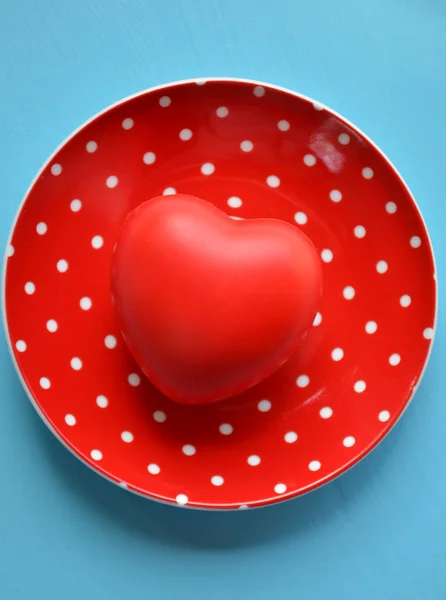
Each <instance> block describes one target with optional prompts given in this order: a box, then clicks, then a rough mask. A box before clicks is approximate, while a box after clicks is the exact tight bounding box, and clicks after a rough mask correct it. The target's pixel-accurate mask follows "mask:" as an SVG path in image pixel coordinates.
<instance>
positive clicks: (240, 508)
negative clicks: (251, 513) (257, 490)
mask: <svg viewBox="0 0 446 600" xmlns="http://www.w3.org/2000/svg"><path fill="white" fill-rule="evenodd" d="M248 508H249V506H248V505H247V504H241V505H240V506H239V507H238V509H239V510H248Z"/></svg>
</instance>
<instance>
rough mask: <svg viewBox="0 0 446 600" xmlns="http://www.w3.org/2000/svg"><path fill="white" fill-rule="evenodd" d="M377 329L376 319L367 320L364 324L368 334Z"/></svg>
mask: <svg viewBox="0 0 446 600" xmlns="http://www.w3.org/2000/svg"><path fill="white" fill-rule="evenodd" d="M377 329H378V323H377V322H376V321H367V323H366V324H365V330H366V333H369V334H372V333H376V330H377Z"/></svg>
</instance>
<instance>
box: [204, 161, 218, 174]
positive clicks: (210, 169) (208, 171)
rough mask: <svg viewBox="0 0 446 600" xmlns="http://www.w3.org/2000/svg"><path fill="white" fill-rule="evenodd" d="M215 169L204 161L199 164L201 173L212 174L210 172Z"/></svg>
mask: <svg viewBox="0 0 446 600" xmlns="http://www.w3.org/2000/svg"><path fill="white" fill-rule="evenodd" d="M214 171H215V166H214V165H213V164H212V163H210V162H207V163H204V165H201V172H202V173H203V175H212V173H213V172H214Z"/></svg>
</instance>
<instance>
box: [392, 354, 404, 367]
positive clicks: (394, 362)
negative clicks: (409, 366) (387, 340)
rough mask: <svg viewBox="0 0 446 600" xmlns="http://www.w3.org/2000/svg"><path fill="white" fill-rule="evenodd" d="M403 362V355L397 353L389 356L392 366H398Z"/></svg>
mask: <svg viewBox="0 0 446 600" xmlns="http://www.w3.org/2000/svg"><path fill="white" fill-rule="evenodd" d="M400 362H401V356H400V355H399V354H397V353H395V354H391V355H390V356H389V363H390V365H392V367H396V366H397V365H399V364H400Z"/></svg>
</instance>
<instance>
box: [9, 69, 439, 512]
mask: <svg viewBox="0 0 446 600" xmlns="http://www.w3.org/2000/svg"><path fill="white" fill-rule="evenodd" d="M207 82H219V83H220V82H221V83H243V84H248V85H253V86H262V87H265V88H267V89H271V90H273V91H277V92H282V93H285V94H288V95H290V96H293V97H295V98H298V99H300V100H305V101H307V102H310V103H311V104H313V106H315V107H316V106H317V109H318V110H325V111H327V112H328V113H330V114H331V115H333V116H334V117H336V118H337V119H338V120H339V121H341V122H343V123H344V124H346V125H348V126H349V127H350V128H351V129H352V130H353V131H356V132H358V133H359V134H360V135H361V136H362V137H363V138H364V140H365V141H366V142H367V143H368V144H370V146H371V147H372V148H373V149H374V150H375V151H376V152H377V153H378V154H379V155H380V156H381V158H382V159H383V160H384V161H385V162H386V163H387V165H388V166H389V167H390V168H391V169H392V171H393V172H394V173H395V175H396V176H397V178H398V179H399V180H400V183H401V184H402V185H403V188H404V189H405V191H406V193H407V194H408V196H409V198H410V199H411V201H412V203H413V206H414V208H415V210H416V212H417V213H418V217H419V219H420V222H421V223H422V225H423V227H424V231H425V234H426V237H427V241H428V243H429V250H430V255H431V257H432V263H433V266H434V274H433V275H434V281H435V283H434V289H435V295H434V303H435V306H434V322H433V326H432V329H433V334H432V339H431V340H430V344H429V348H428V352H427V355H426V358H425V360H424V364H423V368H422V369H421V372H420V375H419V377H418V381H417V383H416V385H415V386H414V387H413V389H412V394H411V396H410V398H409V399H408V401H407V402H406V405H405V406H404V408H403V409H402V410H401V412H400V413H399V415H398V416H397V418H396V419H395V420H394V421H393V422H392V423H390V424H389V425H388V426H387V427H384V429H383V431H382V433H381V435H380V436H378V437H377V438H375V439H374V440H373V441H372V442H371V443H370V444H369V445H368V446H366V448H365V450H364V451H363V453H362V455H361V456H360V457H359V458H357V459H356V460H355V461H354V462H353V463H351V464H348V465H346V466H345V465H344V466H343V467H341V468H339V469H338V470H336V471H333V472H331V473H330V474H329V475H328V476H327V477H326V478H325V479H324V480H323V481H320V482H318V481H316V482H315V483H314V484H312V485H310V486H308V487H307V488H306V489H304V490H303V491H297V492H296V491H290V492H289V493H286V494H283V495H279V496H274V497H269V498H263V499H262V500H259V501H257V502H254V503H252V504H251V503H250V504H249V506H247V505H243V504H241V503H240V502H236V503H230V504H226V505H212V504H189V503H187V504H186V505H180V504H178V503H175V502H174V501H172V500H167V499H163V498H162V497H160V496H157V495H154V494H152V493H147V492H142V491H139V490H138V489H134V488H132V487H129V486H128V485H127V484H126V483H125V482H119V481H118V480H116V479H113V478H112V477H110V476H109V475H107V474H106V473H104V472H103V471H102V470H100V469H98V468H95V466H93V465H92V464H90V462H89V461H88V460H86V458H85V457H84V456H83V455H82V454H81V453H80V452H75V450H74V449H73V448H71V447H70V445H69V444H68V443H67V442H66V441H65V439H64V438H63V436H62V435H61V434H60V433H59V432H58V430H57V429H56V428H55V427H54V426H53V425H52V423H51V422H50V421H49V420H48V419H47V417H46V416H45V414H44V413H43V411H42V410H41V408H40V406H39V405H38V403H37V401H36V400H35V398H34V397H33V395H32V393H31V391H30V389H29V388H28V386H27V384H26V381H25V378H24V376H23V375H22V372H21V370H20V367H19V364H18V362H17V360H16V357H15V354H14V349H13V343H12V340H11V336H10V332H9V326H8V319H7V314H6V271H7V265H8V259H9V256H8V249H9V246H10V245H11V241H12V237H13V234H14V231H15V228H16V226H17V222H18V219H19V217H20V215H21V212H22V210H23V208H24V206H25V203H26V201H27V199H28V196H29V195H30V193H31V191H32V189H33V188H34V186H35V184H36V182H37V181H38V179H39V178H40V177H41V175H42V173H43V172H44V170H45V169H46V168H47V167H48V166H49V165H50V163H51V162H52V161H53V159H54V158H55V157H56V156H57V154H58V153H59V152H60V151H61V150H62V149H63V148H64V146H66V144H68V143H69V142H70V141H71V140H72V139H73V138H74V137H75V136H77V135H78V133H80V132H81V131H82V130H83V129H84V128H85V127H87V126H88V125H89V124H90V123H92V122H93V121H95V120H96V119H98V118H100V117H101V116H102V115H105V114H106V113H108V112H109V111H111V110H113V109H115V108H117V107H119V106H121V105H124V104H125V103H127V102H129V101H132V100H135V99H137V98H139V97H142V96H145V95H146V94H149V93H153V92H157V91H161V90H163V91H164V90H169V89H171V88H175V87H178V86H182V85H188V84H193V83H195V84H196V85H205V84H206V83H207ZM437 273H438V272H437V265H436V260H435V253H434V249H433V244H432V239H431V237H430V234H429V229H428V227H427V224H426V221H425V220H424V217H423V214H422V212H421V210H420V207H419V205H418V203H417V201H416V199H415V197H414V195H413V194H412V192H411V190H410V188H409V186H408V184H407V183H406V181H405V179H404V178H403V176H402V175H401V173H400V172H399V170H398V169H397V168H396V167H395V165H394V164H393V162H392V161H391V160H390V159H389V158H388V156H387V155H386V154H385V153H384V152H383V151H382V150H381V149H380V148H379V147H378V146H377V144H375V142H374V141H373V140H372V139H371V138H370V137H369V136H368V135H367V134H366V133H364V132H363V131H362V129H361V128H360V127H358V126H357V125H355V124H354V123H352V122H351V121H350V120H349V119H347V118H346V117H344V116H343V115H341V114H340V113H338V112H337V111H335V110H333V109H332V108H330V107H328V106H326V105H325V104H323V103H321V102H319V101H317V100H315V99H313V98H311V97H310V96H307V95H305V94H302V93H300V92H296V91H294V90H292V89H290V88H287V87H284V86H280V85H276V84H273V83H267V82H264V81H260V80H256V79H248V78H243V77H218V76H214V77H193V78H188V79H178V80H174V81H171V82H168V83H162V84H158V85H155V86H151V87H148V88H145V89H143V90H140V91H139V92H136V93H134V94H130V95H128V96H125V97H124V98H121V99H120V100H117V101H116V102H113V103H112V104H109V105H108V106H106V107H105V108H103V109H101V110H99V111H98V112H96V113H95V114H94V115H92V116H91V117H90V118H88V119H87V120H85V121H84V122H83V123H81V124H80V125H79V126H78V127H76V128H75V129H74V130H73V131H72V132H71V133H70V134H69V135H68V136H66V137H65V138H64V139H63V140H62V142H61V143H60V144H59V145H58V146H57V147H56V148H55V150H53V152H52V153H51V154H50V155H49V156H48V158H47V159H46V160H45V161H44V162H43V164H42V165H41V167H40V169H38V171H37V173H36V175H35V176H34V177H33V179H32V180H31V182H30V184H29V185H28V187H27V189H26V191H25V193H24V195H23V197H22V200H21V202H20V204H19V206H18V208H17V210H16V213H15V216H14V218H13V220H12V223H11V226H10V228H9V233H8V236H7V242H6V247H5V249H4V254H3V264H2V277H1V311H2V323H3V329H4V332H5V338H6V343H7V347H8V351H9V354H10V356H11V359H12V363H13V365H14V368H15V371H16V374H17V376H18V379H19V381H20V383H21V385H22V388H23V389H24V391H25V394H26V395H27V397H28V400H29V401H30V403H31V405H32V406H33V407H34V409H35V411H36V412H37V414H38V415H39V417H40V418H41V420H42V421H43V423H44V424H45V425H46V426H47V428H48V429H49V431H50V432H51V433H52V434H53V435H54V436H55V438H56V439H57V440H58V441H59V442H60V443H61V444H62V445H63V446H64V447H65V448H66V449H67V450H69V452H70V453H71V454H72V455H73V456H75V457H76V458H77V459H78V460H79V461H80V462H81V463H83V464H84V465H86V466H87V467H88V468H89V469H90V470H91V471H93V472H94V473H95V474H97V475H100V476H101V477H103V478H104V479H105V480H106V481H108V482H111V483H114V484H115V485H116V486H118V487H120V488H121V489H124V490H127V491H128V492H131V493H133V494H135V495H137V496H141V497H143V498H145V499H149V500H152V501H155V502H159V503H161V504H164V505H167V506H176V507H180V508H187V509H189V510H205V511H229V510H237V509H238V510H239V509H241V508H249V509H250V510H252V509H254V508H265V507H267V506H271V505H274V504H279V503H283V502H287V501H289V500H292V499H294V498H298V497H300V496H304V495H306V494H309V493H311V492H312V491H315V490H316V489H320V488H322V487H324V486H326V485H327V484H329V483H331V482H332V481H334V480H335V479H337V478H338V477H340V476H341V475H342V474H344V473H346V472H347V471H350V470H351V469H353V468H354V467H356V466H357V465H358V464H360V463H361V462H362V461H363V460H364V459H365V458H366V457H367V456H369V455H370V454H371V452H373V450H375V449H376V448H377V447H378V446H379V444H380V443H381V442H382V441H383V439H384V438H385V437H386V436H387V435H388V434H389V433H390V432H391V431H392V430H393V429H394V427H395V426H396V425H397V423H399V421H400V420H401V418H402V416H403V415H404V413H405V412H406V410H407V409H408V407H409V406H410V404H411V403H412V401H413V398H414V396H415V394H416V393H417V391H418V389H419V387H420V385H421V382H422V380H423V379H424V376H425V374H426V370H427V366H428V364H429V361H430V358H431V356H432V350H433V346H434V342H435V337H436V331H437V323H438V274H437Z"/></svg>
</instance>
